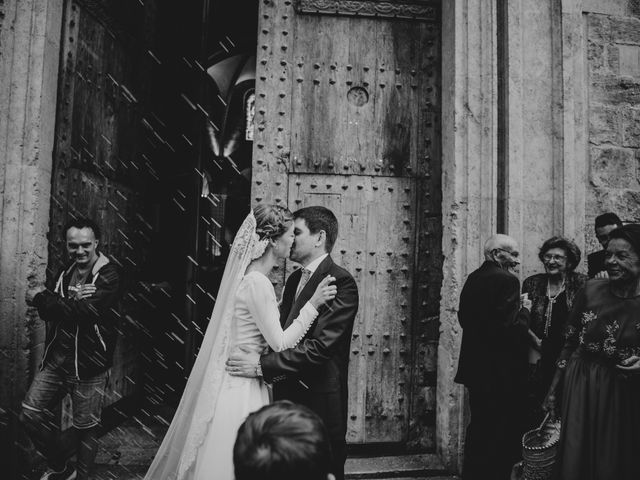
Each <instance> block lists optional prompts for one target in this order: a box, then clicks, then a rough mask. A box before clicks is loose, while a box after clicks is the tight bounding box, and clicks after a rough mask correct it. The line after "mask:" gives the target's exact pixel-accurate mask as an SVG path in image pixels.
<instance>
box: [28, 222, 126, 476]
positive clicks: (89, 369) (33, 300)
mask: <svg viewBox="0 0 640 480" xmlns="http://www.w3.org/2000/svg"><path fill="white" fill-rule="evenodd" d="M64 236H65V237H64V240H65V242H66V248H67V253H68V255H69V260H70V262H69V264H68V265H66V267H65V268H64V269H63V270H62V271H61V272H60V273H59V274H58V275H57V276H56V277H55V278H54V279H53V281H52V282H51V283H50V284H48V285H47V286H46V287H45V286H38V287H35V288H34V289H32V290H29V291H28V292H27V295H26V300H27V303H28V304H29V305H32V306H34V307H36V308H37V309H38V314H39V316H40V318H41V319H42V320H44V321H45V322H46V324H47V335H46V340H45V350H44V355H43V358H42V364H41V366H40V370H39V371H38V372H37V373H36V375H35V378H34V379H33V382H32V383H31V386H30V387H29V390H28V392H27V395H26V396H25V399H24V401H23V402H22V411H21V413H20V420H21V422H22V424H23V426H24V428H25V430H26V432H27V434H28V435H29V437H30V438H31V440H32V441H33V443H34V445H35V447H36V448H37V449H38V451H39V452H40V453H41V454H42V455H44V456H45V458H46V460H47V467H48V468H47V471H46V472H45V473H44V474H43V475H42V477H41V480H74V479H87V478H89V472H90V470H91V468H92V467H93V463H94V460H95V456H96V452H97V447H98V443H97V440H98V427H99V424H100V416H101V412H102V404H103V399H104V391H105V387H106V384H107V379H108V369H109V367H110V366H111V362H112V357H113V350H114V347H115V340H116V319H117V318H118V312H117V306H118V303H119V299H120V285H121V280H120V275H119V273H118V269H117V267H116V266H115V265H114V263H113V262H110V261H109V259H108V258H107V257H106V256H105V255H104V254H102V253H100V252H99V251H98V245H99V242H100V228H99V227H98V225H96V223H95V222H93V221H92V220H89V219H83V218H80V219H76V220H72V221H70V222H69V223H68V224H67V225H66V226H65V228H64ZM67 393H68V394H70V395H71V400H72V406H73V410H72V411H73V426H72V427H71V428H69V429H67V430H65V431H64V432H60V431H59V429H58V428H57V423H58V422H56V421H54V420H53V418H52V413H51V411H52V409H54V408H55V407H56V405H58V404H59V402H60V400H61V399H62V398H63V397H64V395H66V394H67ZM74 452H75V453H76V454H77V462H76V465H75V466H73V465H72V464H71V463H70V462H69V458H70V456H71V455H73V453H74Z"/></svg>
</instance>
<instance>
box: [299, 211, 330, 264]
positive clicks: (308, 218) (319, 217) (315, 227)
mask: <svg viewBox="0 0 640 480" xmlns="http://www.w3.org/2000/svg"><path fill="white" fill-rule="evenodd" d="M293 218H301V219H303V220H304V221H305V223H306V224H307V227H308V228H309V231H310V232H311V233H318V232H319V231H320V230H324V232H325V234H326V236H327V240H326V243H325V249H326V251H327V253H331V250H332V249H333V246H334V245H335V243H336V239H337V238H338V219H337V218H336V216H335V215H334V214H333V212H332V211H331V210H329V209H328V208H326V207H321V206H313V207H305V208H301V209H300V210H297V211H295V212H293Z"/></svg>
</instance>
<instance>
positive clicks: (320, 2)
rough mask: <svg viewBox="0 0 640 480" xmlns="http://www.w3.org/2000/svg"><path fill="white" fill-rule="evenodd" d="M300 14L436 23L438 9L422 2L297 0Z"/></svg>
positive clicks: (417, 0)
mask: <svg viewBox="0 0 640 480" xmlns="http://www.w3.org/2000/svg"><path fill="white" fill-rule="evenodd" d="M296 10H297V11H298V12H300V13H315V14H322V15H352V16H362V17H384V18H407V19H415V20H427V21H432V22H435V21H438V19H439V15H438V8H437V7H436V6H435V5H434V4H433V3H426V2H425V1H424V0H422V1H420V0H400V1H381V0H297V2H296Z"/></svg>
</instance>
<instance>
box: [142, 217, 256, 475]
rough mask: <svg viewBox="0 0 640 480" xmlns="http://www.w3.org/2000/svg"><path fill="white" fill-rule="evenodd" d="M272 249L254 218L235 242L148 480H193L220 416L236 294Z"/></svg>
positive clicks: (243, 226) (246, 219) (242, 228)
mask: <svg viewBox="0 0 640 480" xmlns="http://www.w3.org/2000/svg"><path fill="white" fill-rule="evenodd" d="M267 244H268V240H260V239H259V237H258V234H257V233H256V219H255V217H254V215H253V212H250V213H249V215H248V216H247V217H246V218H245V220H244V222H243V223H242V226H241V227H240V230H238V233H237V235H236V238H235V239H234V241H233V245H232V247H231V252H230V254H229V258H228V260H227V264H226V267H225V270H224V274H223V276H222V282H221V284H220V290H219V291H218V296H217V298H216V302H215V306H214V308H213V313H212V314H211V318H210V320H209V325H208V326H207V330H206V333H205V335H204V340H203V342H202V346H201V347H200V351H199V352H198V356H197V359H196V362H195V364H194V366H193V370H192V371H191V374H190V375H189V379H188V381H187V385H186V387H185V390H184V393H183V394H182V399H181V400H180V404H179V406H178V409H177V410H176V413H175V416H174V417H173V420H172V422H171V426H170V427H169V430H168V431H167V433H166V435H165V437H164V440H163V441H162V444H161V445H160V448H159V449H158V452H157V453H156V456H155V458H154V460H153V463H152V464H151V466H150V467H149V470H148V472H147V474H146V476H145V477H144V478H145V479H149V480H159V479H162V480H184V479H190V478H192V476H193V473H192V472H193V469H191V467H192V466H193V464H194V461H195V459H196V455H197V452H198V448H199V447H200V445H201V444H202V442H203V441H204V438H205V435H206V433H207V429H208V427H209V424H210V423H211V419H212V418H213V416H214V414H215V412H216V404H217V401H218V398H219V395H220V390H221V388H220V387H221V384H222V378H223V373H224V368H225V361H226V359H227V357H228V354H229V346H230V345H231V344H232V340H233V339H231V338H230V336H231V321H232V319H233V313H234V306H235V296H236V292H237V290H238V286H239V285H240V281H241V280H242V277H243V276H244V274H245V272H246V270H247V267H248V266H249V263H251V261H252V260H253V259H256V258H259V257H260V256H262V254H263V253H264V251H265V249H266V247H267ZM190 469H191V470H190Z"/></svg>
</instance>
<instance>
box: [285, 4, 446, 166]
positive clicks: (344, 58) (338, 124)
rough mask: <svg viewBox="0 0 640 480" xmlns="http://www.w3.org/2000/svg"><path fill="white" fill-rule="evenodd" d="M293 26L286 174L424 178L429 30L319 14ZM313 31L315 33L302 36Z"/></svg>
mask: <svg viewBox="0 0 640 480" xmlns="http://www.w3.org/2000/svg"><path fill="white" fill-rule="evenodd" d="M296 25H297V32H296V37H297V38H298V39H300V40H299V41H298V42H296V43H295V44H294V49H295V51H294V54H293V65H292V70H293V72H292V74H293V75H294V76H295V82H293V85H292V89H293V92H292V125H295V126H296V128H295V129H293V130H292V145H291V157H292V162H291V170H292V171H296V172H314V173H338V174H359V175H415V174H420V173H423V172H424V169H425V166H424V165H425V162H424V158H425V156H426V150H427V148H428V145H429V141H428V139H429V136H430V135H429V133H430V132H428V130H429V128H430V127H429V126H427V124H428V122H425V121H422V118H421V117H423V118H424V116H425V112H426V111H428V110H429V109H430V106H431V104H432V98H431V97H432V94H433V91H434V90H435V88H434V82H433V81H432V77H433V76H434V69H435V68H437V67H436V65H435V63H434V62H435V60H436V59H437V56H436V55H435V48H436V42H435V41H434V39H433V27H432V26H431V25H429V24H424V23H413V22H404V23H403V24H401V25H397V24H396V23H394V22H393V21H383V20H372V19H357V18H345V17H336V18H332V17H320V16H305V17H301V18H300V19H299V21H298V22H297V23H296ZM310 31H315V32H319V35H318V36H314V35H306V36H305V34H304V32H310ZM328 119H330V121H328Z"/></svg>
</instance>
